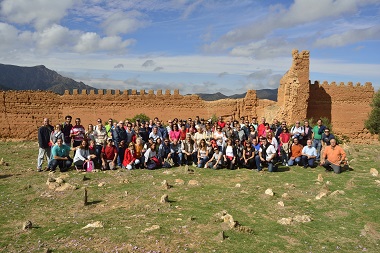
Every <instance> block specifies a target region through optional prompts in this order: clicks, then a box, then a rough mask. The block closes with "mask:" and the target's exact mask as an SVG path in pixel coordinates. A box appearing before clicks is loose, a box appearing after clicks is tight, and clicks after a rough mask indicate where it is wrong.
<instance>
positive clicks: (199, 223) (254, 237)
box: [0, 142, 380, 252]
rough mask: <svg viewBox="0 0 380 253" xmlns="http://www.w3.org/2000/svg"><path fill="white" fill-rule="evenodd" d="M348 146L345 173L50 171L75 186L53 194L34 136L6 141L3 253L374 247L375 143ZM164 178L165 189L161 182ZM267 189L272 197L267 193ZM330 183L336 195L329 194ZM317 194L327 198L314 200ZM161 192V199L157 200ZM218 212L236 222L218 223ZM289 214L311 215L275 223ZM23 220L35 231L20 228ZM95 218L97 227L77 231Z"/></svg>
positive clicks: (378, 229)
mask: <svg viewBox="0 0 380 253" xmlns="http://www.w3.org/2000/svg"><path fill="white" fill-rule="evenodd" d="M347 152H348V157H349V160H350V167H351V168H352V170H350V171H346V172H344V173H342V174H340V175H335V174H333V173H327V172H325V171H324V169H323V168H322V167H317V168H316V169H306V170H305V169H303V168H301V167H297V166H294V167H291V168H290V169H289V170H288V169H287V168H286V167H280V171H281V172H277V173H267V172H265V173H257V172H256V173H255V172H253V171H249V170H246V169H240V170H235V171H229V170H225V169H224V170H218V171H214V170H209V169H197V168H194V173H193V174H189V173H188V172H186V171H185V169H184V167H180V168H172V169H159V170H156V171H147V170H134V171H126V170H118V171H107V172H95V173H87V174H86V173H78V172H76V171H69V172H67V173H60V172H56V173H55V174H53V175H52V176H53V177H55V178H57V177H59V176H61V174H65V177H67V178H65V179H64V180H65V181H66V182H67V183H69V184H71V185H73V186H75V187H76V188H77V189H75V190H65V191H62V192H57V191H54V190H51V189H49V187H48V185H47V184H46V181H47V179H48V177H49V174H48V172H42V173H37V172H36V171H35V170H36V169H35V168H36V157H37V153H38V148H37V144H36V143H35V142H18V143H15V142H3V143H0V158H3V159H4V162H7V163H9V164H8V166H6V165H0V211H1V214H0V251H1V252H46V249H49V250H50V251H51V252H362V251H366V252H379V250H380V245H379V244H380V181H378V180H380V176H378V177H375V176H373V175H371V173H370V169H371V168H376V169H377V170H379V171H380V168H379V164H380V155H379V154H380V146H367V147H365V146H352V147H350V148H349V149H348V150H347ZM318 174H322V177H323V181H322V182H318V181H317V178H318ZM84 175H85V176H86V177H87V178H88V180H83V177H84ZM176 179H177V182H176ZM164 180H167V182H168V183H169V185H171V186H172V187H171V188H170V189H164V188H163V187H162V186H161V182H162V181H164ZM181 180H183V182H184V184H181ZM189 180H196V181H197V182H198V183H199V184H198V185H188V182H189ZM239 186H240V187H239ZM84 187H86V189H87V191H88V205H86V206H85V205H84V201H83V194H84ZM268 188H271V189H272V190H273V192H274V196H269V195H266V194H265V193H264V192H265V191H266V190H267V189H268ZM336 190H340V191H343V192H340V194H336V195H334V194H332V193H333V192H334V191H336ZM320 192H327V196H324V197H322V198H321V199H319V200H317V199H316V196H317V195H318V194H319V193H320ZM284 193H287V195H288V196H287V197H286V196H283V194H284ZM164 194H168V196H169V202H168V203H160V198H161V196H162V195H164ZM280 201H282V202H283V203H284V206H281V205H280V204H279V203H278V202H280ZM223 210H226V211H227V212H228V214H230V215H232V217H233V219H234V220H236V221H238V222H239V224H241V226H240V227H235V228H230V227H229V226H228V224H226V223H224V222H223V221H222V220H220V217H219V218H218V217H217V214H218V213H220V212H221V211H223ZM296 215H308V216H309V217H310V218H311V219H312V221H310V222H305V223H300V222H293V223H292V224H290V225H282V224H279V223H278V222H277V221H278V220H280V219H282V218H289V217H295V216H296ZM28 220H30V221H31V222H32V224H33V225H32V228H31V229H25V230H24V229H23V228H22V227H23V223H24V222H25V221H28ZM97 221H98V222H100V223H101V224H102V225H103V227H100V228H87V229H83V227H85V226H86V225H87V224H89V223H93V222H97ZM241 228H245V229H241ZM222 231H224V232H223V233H222Z"/></svg>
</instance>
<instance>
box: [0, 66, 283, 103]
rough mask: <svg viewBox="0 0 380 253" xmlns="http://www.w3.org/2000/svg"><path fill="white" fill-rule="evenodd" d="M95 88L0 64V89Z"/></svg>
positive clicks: (269, 95)
mask: <svg viewBox="0 0 380 253" xmlns="http://www.w3.org/2000/svg"><path fill="white" fill-rule="evenodd" d="M73 89H78V90H97V89H96V88H94V87H91V86H89V85H86V84H84V83H83V82H77V81H75V80H73V79H71V78H68V77H64V76H62V75H60V74H58V73H57V72H55V71H53V70H51V69H48V68H46V67H45V66H43V65H39V66H34V67H21V66H15V65H6V64H0V90H48V91H53V92H55V93H58V94H61V95H62V94H63V93H64V92H65V90H73ZM256 94H257V97H258V98H260V99H269V100H274V101H276V100H277V89H263V90H257V91H256ZM197 95H198V96H200V97H201V98H202V99H203V100H206V101H214V100H219V99H225V98H231V99H237V98H244V97H245V95H246V93H243V94H234V95H232V96H226V95H224V94H222V93H220V92H218V93H214V94H203V93H198V94H197Z"/></svg>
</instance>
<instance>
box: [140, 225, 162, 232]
mask: <svg viewBox="0 0 380 253" xmlns="http://www.w3.org/2000/svg"><path fill="white" fill-rule="evenodd" d="M157 229H160V226H159V225H152V226H151V227H149V228H146V229H144V230H141V233H147V232H150V231H154V230H157Z"/></svg>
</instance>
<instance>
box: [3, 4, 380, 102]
mask: <svg viewBox="0 0 380 253" xmlns="http://www.w3.org/2000/svg"><path fill="white" fill-rule="evenodd" d="M379 17H380V1H378V0H294V1H288V0H282V1H275V0H0V63H2V64H12V65H19V66H36V65H45V66H46V67H47V68H49V69H52V70H55V71H57V72H58V73H60V74H61V75H63V76H66V77H70V78H73V79H74V80H76V81H82V82H84V83H85V84H87V85H90V86H93V87H95V88H99V89H120V90H126V89H137V90H140V89H145V90H150V89H153V90H157V89H162V90H166V89H170V90H174V89H179V90H180V94H193V93H216V92H221V93H223V94H225V95H232V94H241V93H244V92H246V91H247V90H248V89H255V90H260V89H275V88H278V86H279V81H280V78H281V77H282V76H283V75H284V74H285V73H286V71H287V70H288V69H289V68H290V66H291V63H292V49H298V50H299V51H302V50H309V51H310V80H311V81H312V82H314V81H315V80H318V81H320V82H322V81H325V80H326V81H328V82H329V83H331V82H333V81H335V82H337V83H339V82H345V83H347V82H349V81H352V82H354V83H357V82H361V83H362V84H363V85H364V83H365V82H372V85H373V86H374V88H375V90H378V89H379V88H380V18H379Z"/></svg>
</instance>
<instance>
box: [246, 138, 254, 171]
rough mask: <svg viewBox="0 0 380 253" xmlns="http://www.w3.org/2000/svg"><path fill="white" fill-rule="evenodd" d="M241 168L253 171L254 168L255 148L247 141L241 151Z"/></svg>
mask: <svg viewBox="0 0 380 253" xmlns="http://www.w3.org/2000/svg"><path fill="white" fill-rule="evenodd" d="M243 166H244V167H245V168H247V169H253V167H254V166H255V148H254V147H252V143H251V142H249V141H247V142H246V143H245V148H244V150H243Z"/></svg>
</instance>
